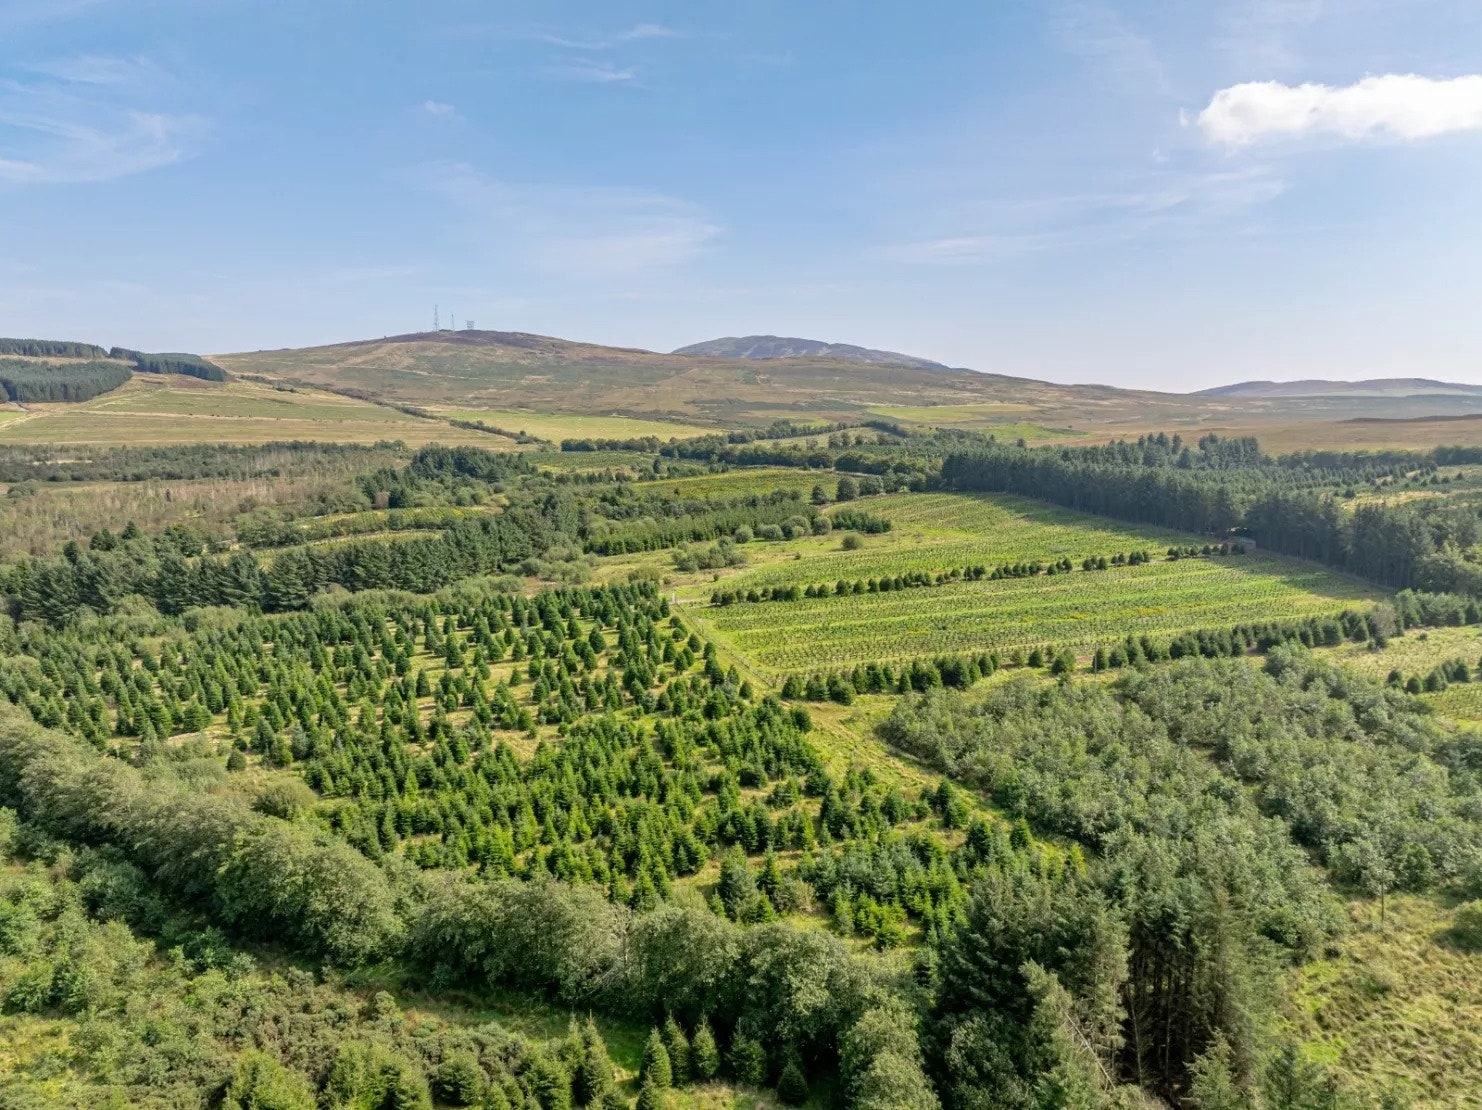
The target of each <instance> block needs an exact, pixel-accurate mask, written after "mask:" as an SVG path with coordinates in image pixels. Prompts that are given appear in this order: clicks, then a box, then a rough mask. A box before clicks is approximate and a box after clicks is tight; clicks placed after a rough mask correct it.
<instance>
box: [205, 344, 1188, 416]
mask: <svg viewBox="0 0 1482 1110" xmlns="http://www.w3.org/2000/svg"><path fill="white" fill-rule="evenodd" d="M213 358H214V359H215V360H216V361H217V362H218V363H220V365H222V366H224V367H225V368H226V369H227V370H229V371H231V372H232V373H235V374H239V375H248V376H258V377H262V378H266V379H271V380H277V381H286V382H290V383H301V384H305V385H311V386H318V387H321V388H323V387H327V388H331V389H335V390H339V391H344V392H349V393H352V394H355V395H359V396H364V397H371V398H375V399H377V400H380V401H383V402H391V403H396V404H407V405H418V406H425V407H427V408H431V409H438V408H442V409H450V408H457V409H463V410H468V409H477V408H487V409H491V410H510V409H519V410H524V411H530V412H541V411H545V412H568V413H586V414H597V415H621V416H633V417H644V418H662V419H669V420H681V421H685V422H689V423H696V422H699V423H702V424H709V425H714V426H718V427H725V426H737V425H747V424H753V425H754V424H759V423H769V422H771V421H773V420H776V419H779V418H784V417H821V418H826V419H851V418H858V417H859V416H861V415H862V414H869V413H879V412H882V411H883V410H891V409H894V408H898V407H910V408H913V409H919V408H922V407H927V408H934V407H942V406H947V407H956V406H962V405H979V406H981V405H988V406H996V407H998V408H999V409H1000V410H1001V411H999V412H997V413H996V415H997V417H998V419H1000V420H1003V419H1015V418H1016V416H1015V415H1014V414H1020V415H1022V414H1024V413H1034V412H1037V411H1039V410H1040V409H1042V408H1054V409H1064V408H1067V407H1073V408H1076V409H1078V410H1084V409H1086V408H1088V407H1089V408H1090V409H1092V410H1096V409H1098V408H1104V407H1107V406H1111V407H1116V408H1119V409H1125V408H1126V407H1127V406H1128V405H1129V404H1140V405H1152V406H1154V407H1156V406H1157V405H1158V403H1160V402H1162V401H1168V400H1172V401H1175V402H1178V401H1179V399H1177V398H1173V397H1171V396H1169V395H1165V394H1154V393H1139V392H1137V391H1131V390H1122V389H1115V388H1112V387H1108V386H1064V385H1054V384H1052V383H1049V382H1039V381H1033V380H1030V379H1027V378H1015V377H1008V376H1005V375H1001V374H983V373H977V372H975V371H971V370H949V369H936V368H923V367H920V366H910V365H899V364H893V363H873V362H859V361H851V360H849V359H845V358H839V357H832V356H822V355H800V356H796V357H789V358H778V359H755V358H719V357H711V356H705V355H691V354H661V353H657V352H653V351H643V350H636V349H633V348H625V347H605V346H601V345H598V344H594V343H581V342H575V341H572V340H566V339H557V338H552V337H550V336H541V335H531V334H527V333H524V332H496V331H457V332H455V331H441V332H418V333H413V334H409V335H396V336H388V337H385V338H383V339H374V340H361V341H356V342H350V343H338V344H333V345H330V346H324V347H310V348H305V349H301V350H274V351H254V352H243V353H237V354H229V355H215V356H213ZM885 414H886V415H888V412H887V413H885Z"/></svg>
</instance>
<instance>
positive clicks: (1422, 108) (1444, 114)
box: [1198, 73, 1482, 148]
mask: <svg viewBox="0 0 1482 1110" xmlns="http://www.w3.org/2000/svg"><path fill="white" fill-rule="evenodd" d="M1198 124H1199V129H1200V130H1201V131H1202V132H1203V133H1204V135H1205V136H1206V137H1207V138H1209V139H1210V140H1211V141H1213V142H1216V143H1220V144H1222V145H1224V146H1227V147H1231V148H1235V147H1244V146H1249V145H1251V144H1252V143H1257V142H1260V141H1262V140H1266V139H1276V138H1283V137H1295V136H1302V135H1332V136H1337V137H1339V138H1343V139H1349V140H1353V141H1361V140H1366V139H1381V138H1388V139H1409V140H1413V139H1425V138H1430V137H1432V136H1435V135H1444V134H1446V133H1448V132H1452V131H1475V130H1479V129H1482V75H1473V76H1468V77H1455V78H1451V79H1449V80H1437V79H1434V78H1430V77H1418V76H1415V75H1413V74H1396V73H1392V74H1385V75H1383V76H1379V77H1365V78H1364V79H1363V80H1362V81H1359V82H1358V83H1356V84H1353V85H1345V86H1341V87H1335V86H1332V85H1318V84H1305V85H1283V84H1281V83H1280V82H1277V81H1251V82H1247V83H1245V84H1242V85H1232V86H1230V87H1229V88H1227V89H1221V90H1220V91H1219V92H1217V93H1215V94H1214V97H1213V99H1211V100H1210V102H1209V106H1208V107H1206V108H1205V109H1204V110H1203V111H1202V112H1200V113H1199V117H1198Z"/></svg>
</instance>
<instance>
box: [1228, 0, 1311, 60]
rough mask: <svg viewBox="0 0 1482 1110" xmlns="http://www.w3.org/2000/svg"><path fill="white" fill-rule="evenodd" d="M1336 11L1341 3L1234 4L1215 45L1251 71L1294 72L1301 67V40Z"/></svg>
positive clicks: (1268, 0)
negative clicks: (1305, 32) (1315, 25)
mask: <svg viewBox="0 0 1482 1110" xmlns="http://www.w3.org/2000/svg"><path fill="white" fill-rule="evenodd" d="M1335 7H1337V0H1232V2H1230V3H1227V4H1226V5H1225V7H1224V9H1223V11H1222V13H1221V16H1220V32H1219V34H1218V36H1217V38H1216V43H1215V45H1216V47H1217V48H1218V49H1220V50H1222V51H1223V52H1224V53H1225V54H1227V55H1228V56H1229V57H1230V59H1231V61H1232V62H1234V64H1235V65H1236V66H1238V67H1240V68H1242V69H1245V70H1247V71H1248V70H1251V69H1259V70H1264V71H1266V72H1267V73H1270V72H1272V71H1285V70H1290V69H1292V68H1295V67H1296V66H1298V65H1300V64H1301V52H1300V49H1299V47H1298V38H1299V37H1300V36H1301V34H1302V33H1303V32H1304V31H1306V30H1307V29H1308V28H1310V27H1312V26H1313V25H1314V24H1316V23H1317V22H1318V21H1319V20H1320V19H1322V18H1323V17H1324V16H1326V15H1328V14H1329V13H1330V12H1332V10H1333V9H1334V8H1335Z"/></svg>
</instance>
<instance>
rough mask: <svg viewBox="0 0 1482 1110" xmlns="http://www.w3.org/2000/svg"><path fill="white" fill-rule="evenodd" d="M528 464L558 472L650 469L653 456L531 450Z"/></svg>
mask: <svg viewBox="0 0 1482 1110" xmlns="http://www.w3.org/2000/svg"><path fill="white" fill-rule="evenodd" d="M530 465H532V466H535V467H540V468H542V469H544V470H551V471H556V472H558V473H574V472H578V471H592V470H629V471H638V470H650V472H651V467H652V465H653V456H652V455H645V454H642V453H641V452H638V451H532V452H531V453H530Z"/></svg>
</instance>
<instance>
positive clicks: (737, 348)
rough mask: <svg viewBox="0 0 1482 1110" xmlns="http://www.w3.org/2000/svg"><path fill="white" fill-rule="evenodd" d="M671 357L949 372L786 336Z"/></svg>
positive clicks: (732, 339) (717, 342)
mask: <svg viewBox="0 0 1482 1110" xmlns="http://www.w3.org/2000/svg"><path fill="white" fill-rule="evenodd" d="M674 353H675V354H676V355H696V356H699V357H701V358H754V359H772V358H837V359H842V360H844V361H845V362H868V363H871V364H874V365H890V366H914V367H916V368H917V369H918V370H946V369H948V367H946V366H943V365H942V364H941V363H940V362H932V361H931V359H928V358H916V357H915V356H914V355H903V354H901V353H900V352H899V351H877V350H875V349H874V348H872V347H856V346H855V345H854V344H852V343H825V342H823V340H821V339H796V338H793V337H791V336H785V335H742V336H734V335H730V336H726V337H725V338H723V339H710V340H707V341H705V342H704V343H691V344H690V345H689V346H688V347H680V348H679V349H678V350H677V351H675V352H674Z"/></svg>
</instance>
